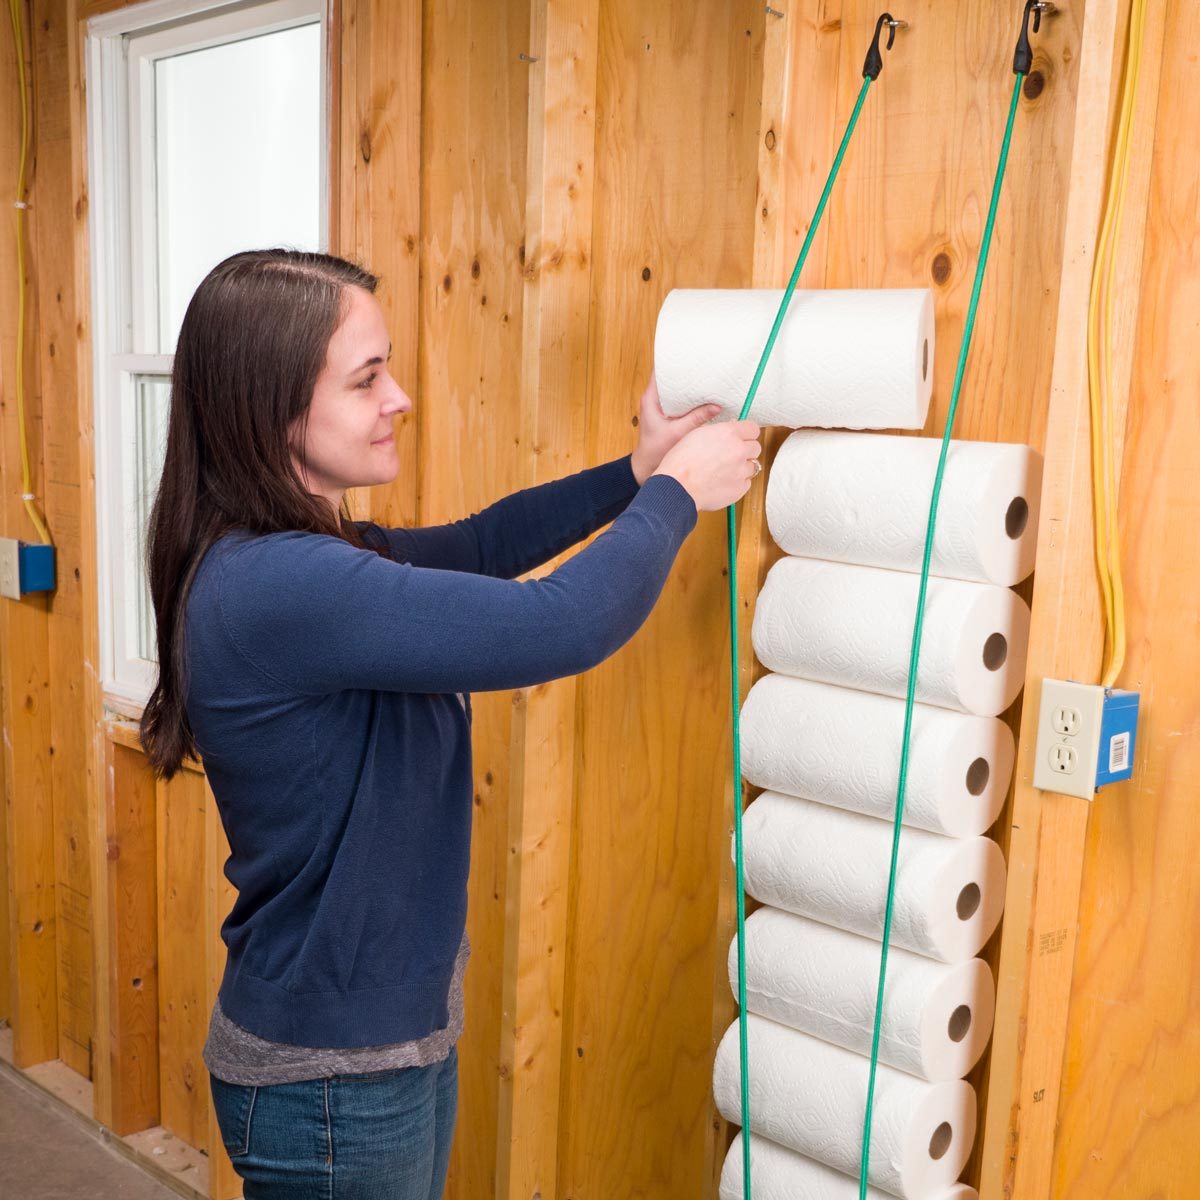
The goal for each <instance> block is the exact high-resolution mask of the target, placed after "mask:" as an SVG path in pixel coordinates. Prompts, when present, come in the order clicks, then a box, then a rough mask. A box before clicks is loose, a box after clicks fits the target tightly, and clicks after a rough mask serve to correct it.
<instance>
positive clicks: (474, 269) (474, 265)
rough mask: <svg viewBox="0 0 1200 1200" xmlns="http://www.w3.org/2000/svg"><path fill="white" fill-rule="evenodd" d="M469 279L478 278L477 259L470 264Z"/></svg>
mask: <svg viewBox="0 0 1200 1200" xmlns="http://www.w3.org/2000/svg"><path fill="white" fill-rule="evenodd" d="M471 278H472V279H478V278H479V259H475V261H474V262H472V263H471Z"/></svg>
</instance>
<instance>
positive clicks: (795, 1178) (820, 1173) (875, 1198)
mask: <svg viewBox="0 0 1200 1200" xmlns="http://www.w3.org/2000/svg"><path fill="white" fill-rule="evenodd" d="M745 1136H746V1135H745V1134H743V1133H739V1134H738V1135H737V1137H735V1138H734V1139H733V1144H732V1145H731V1146H730V1147H729V1152H728V1154H726V1156H725V1165H724V1167H723V1168H722V1169H721V1200H744V1197H745V1195H746V1193H745V1191H744V1190H743V1187H742V1138H743V1137H745ZM750 1177H751V1182H752V1183H753V1185H754V1188H753V1191H754V1195H755V1196H756V1197H757V1198H758V1200H858V1175H857V1173H856V1174H855V1175H853V1176H850V1175H843V1174H842V1172H841V1171H835V1170H834V1169H833V1168H832V1167H827V1166H826V1165H825V1164H824V1163H819V1162H817V1161H816V1159H813V1158H806V1157H805V1156H804V1155H803V1154H797V1153H796V1151H795V1150H789V1149H788V1148H787V1147H786V1146H780V1145H778V1144H777V1143H776V1142H772V1141H771V1140H770V1139H769V1138H765V1137H759V1135H758V1134H756V1133H752V1134H751V1135H750ZM867 1200H892V1195H891V1193H890V1192H881V1191H880V1190H879V1189H878V1188H874V1187H868V1188H867ZM922 1200H979V1193H978V1192H977V1191H976V1190H975V1189H974V1188H973V1187H968V1186H967V1184H965V1183H955V1184H951V1186H950V1187H949V1188H945V1189H943V1188H939V1189H938V1190H937V1191H936V1192H931V1193H930V1194H929V1195H927V1196H925V1197H923V1198H922Z"/></svg>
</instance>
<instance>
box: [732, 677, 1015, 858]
mask: <svg viewBox="0 0 1200 1200" xmlns="http://www.w3.org/2000/svg"><path fill="white" fill-rule="evenodd" d="M903 735H904V701H903V700H896V699H893V698H892V697H890V696H876V695H872V694H871V693H869V692H857V691H854V690H853V689H851V688H841V687H834V686H833V685H832V684H828V683H813V682H811V681H810V680H807V679H792V678H790V677H788V676H787V675H764V676H763V677H762V678H761V679H760V680H759V681H758V682H757V683H756V684H755V685H754V687H752V688H751V689H750V694H749V695H748V696H747V697H746V703H745V704H744V705H743V706H742V771H743V773H744V774H745V776H746V778H747V779H748V780H749V781H750V782H751V783H753V784H757V786H759V787H762V788H769V789H771V790H772V791H776V792H786V793H787V794H789V795H792V796H803V797H805V798H807V799H810V800H812V799H820V800H821V801H822V802H823V803H826V804H831V805H834V806H835V807H837V808H846V809H850V810H851V811H853V812H860V813H865V814H867V815H869V816H874V817H879V818H881V819H883V820H887V821H891V820H892V819H893V817H894V815H895V812H896V787H897V784H898V782H899V775H900V743H901V740H902V738H903ZM1013 753H1014V743H1013V735H1012V730H1011V729H1009V727H1008V726H1007V725H1005V724H1004V722H1003V721H1001V720H1000V719H999V718H998V717H974V716H970V715H968V714H966V713H956V712H951V711H950V710H949V709H945V708H934V707H932V706H930V705H928V704H917V705H915V706H914V708H913V724H912V739H911V742H910V744H909V756H908V777H907V780H906V782H905V788H904V823H905V824H906V825H914V826H916V827H917V828H919V829H928V830H930V831H932V832H933V833H944V834H948V835H950V836H952V837H971V836H974V835H976V834H980V833H985V832H986V831H987V830H988V829H990V828H991V826H992V823H993V822H994V821H995V820H996V818H997V816H999V814H1000V809H1001V808H1002V807H1003V805H1004V798H1005V796H1006V795H1007V794H1008V784H1009V780H1010V779H1011V778H1012V768H1013Z"/></svg>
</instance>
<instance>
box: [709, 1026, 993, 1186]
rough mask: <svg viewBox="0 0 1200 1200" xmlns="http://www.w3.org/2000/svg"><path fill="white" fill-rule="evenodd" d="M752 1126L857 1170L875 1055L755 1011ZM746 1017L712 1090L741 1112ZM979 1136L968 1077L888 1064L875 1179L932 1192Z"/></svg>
mask: <svg viewBox="0 0 1200 1200" xmlns="http://www.w3.org/2000/svg"><path fill="white" fill-rule="evenodd" d="M746 1026H747V1041H748V1050H749V1062H750V1128H751V1130H752V1131H753V1132H754V1133H760V1134H763V1135H764V1136H766V1137H768V1138H770V1139H771V1141H773V1142H777V1143H778V1144H779V1145H781V1146H787V1147H788V1148H789V1149H791V1150H795V1151H797V1152H798V1153H800V1154H804V1155H807V1156H808V1157H809V1158H815V1159H816V1160H817V1161H818V1162H823V1163H824V1164H825V1165H826V1166H829V1167H834V1168H835V1169H836V1170H839V1171H843V1172H845V1173H847V1174H849V1173H851V1172H854V1173H857V1171H858V1166H859V1154H860V1149H861V1146H862V1127H863V1118H864V1116H865V1115H866V1108H867V1082H868V1073H869V1070H870V1062H869V1060H867V1059H865V1058H863V1057H862V1055H860V1054H853V1053H851V1051H849V1050H843V1049H842V1048H841V1047H840V1046H831V1045H829V1043H827V1042H823V1041H821V1039H820V1038H814V1037H809V1036H808V1035H807V1034H804V1033H798V1032H797V1031H796V1030H794V1029H787V1028H785V1027H784V1026H783V1025H779V1024H777V1023H776V1022H775V1021H769V1020H768V1019H767V1018H766V1017H760V1016H757V1015H755V1014H754V1013H751V1014H750V1015H749V1016H748V1017H747V1018H746ZM739 1079H740V1075H739V1049H738V1026H737V1022H736V1021H735V1022H734V1023H733V1024H732V1025H731V1026H730V1027H729V1029H728V1030H727V1031H726V1033H725V1036H724V1037H723V1038H722V1039H721V1044H720V1046H719V1047H718V1048H717V1059H716V1063H715V1064H714V1066H713V1095H714V1097H715V1098H716V1102H717V1107H718V1108H719V1109H720V1111H721V1115H722V1116H723V1117H725V1119H726V1120H727V1121H734V1122H736V1123H737V1124H739V1125H744V1122H743V1121H742V1119H741V1087H740V1082H739ZM974 1139H975V1090H974V1088H972V1087H971V1085H970V1084H969V1083H966V1082H964V1081H963V1080H961V1079H959V1080H954V1081H952V1082H949V1083H927V1082H926V1081H925V1080H923V1079H915V1078H914V1077H913V1076H911V1075H906V1074H905V1073H904V1072H903V1071H897V1070H895V1069H894V1068H892V1067H885V1066H881V1067H880V1068H879V1070H878V1073H877V1074H876V1077H875V1107H874V1120H873V1123H872V1126H871V1164H870V1168H869V1171H868V1176H867V1179H868V1182H869V1183H872V1184H874V1185H875V1186H876V1187H879V1188H882V1189H883V1190H884V1191H888V1192H892V1193H894V1194H895V1195H897V1196H902V1197H909V1198H913V1200H915V1198H917V1197H920V1198H921V1200H924V1198H925V1197H926V1196H928V1195H929V1193H930V1192H936V1191H937V1190H938V1189H939V1188H941V1189H946V1188H949V1187H950V1186H951V1185H952V1184H953V1183H954V1182H955V1180H957V1179H958V1176H959V1174H960V1173H961V1171H962V1169H963V1167H964V1165H965V1164H966V1161H967V1156H968V1155H969V1154H970V1152H971V1144H972V1142H973V1141H974Z"/></svg>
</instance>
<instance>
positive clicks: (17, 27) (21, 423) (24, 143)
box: [8, 0, 50, 542]
mask: <svg viewBox="0 0 1200 1200" xmlns="http://www.w3.org/2000/svg"><path fill="white" fill-rule="evenodd" d="M8 13H9V17H10V18H11V20H12V33H13V50H14V51H15V52H16V57H17V86H18V87H19V88H20V90H21V163H20V167H19V169H18V172H17V202H16V211H17V347H16V359H17V361H16V369H15V370H14V372H13V380H14V392H15V395H16V401H17V440H18V441H19V442H20V443H21V500H22V501H23V503H24V505H25V511H26V512H27V513H28V514H29V519H30V521H32V522H33V527H34V528H35V529H36V530H37V532H38V537H39V539H40V540H41V541H43V542H48V541H49V540H50V531H49V530H48V529H47V528H46V522H45V521H44V520H43V519H42V515H41V513H40V512H38V509H37V505H36V504H35V503H34V495H33V475H32V472H31V471H30V469H29V444H28V440H27V436H26V432H25V168H26V164H27V162H28V159H29V99H28V96H27V94H26V83H25V29H24V22H23V21H22V19H21V5H20V0H8Z"/></svg>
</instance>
